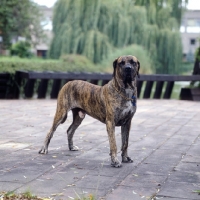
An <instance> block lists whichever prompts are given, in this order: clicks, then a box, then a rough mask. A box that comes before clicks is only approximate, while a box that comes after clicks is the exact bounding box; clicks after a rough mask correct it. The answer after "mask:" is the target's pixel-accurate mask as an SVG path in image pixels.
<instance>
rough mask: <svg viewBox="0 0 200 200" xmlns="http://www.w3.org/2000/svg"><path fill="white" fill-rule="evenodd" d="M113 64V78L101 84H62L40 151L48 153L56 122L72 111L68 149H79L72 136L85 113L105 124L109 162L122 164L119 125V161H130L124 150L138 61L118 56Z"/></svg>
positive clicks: (133, 108) (125, 148)
mask: <svg viewBox="0 0 200 200" xmlns="http://www.w3.org/2000/svg"><path fill="white" fill-rule="evenodd" d="M113 67H114V72H113V78H112V79H111V81H109V82H108V84H106V85H104V86H102V87H101V86H97V85H93V84H91V83H88V82H85V81H80V80H75V81H70V82H68V83H66V84H65V85H64V86H63V87H62V89H61V90H60V92H59V95H58V100H57V110H56V114H55V117H54V121H53V125H52V128H51V129H50V131H49V133H48V134H47V136H46V139H45V141H44V146H43V147H42V148H41V150H40V151H39V153H43V154H47V153H48V146H49V143H50V140H51V138H52V137H53V133H54V132H55V130H56V128H57V127H58V125H59V124H62V123H64V122H65V120H66V118H67V113H68V112H69V111H70V110H72V113H73V122H72V124H71V125H70V127H69V128H68V130H67V136H68V145H69V149H70V150H71V151H76V150H78V147H76V146H74V145H73V135H74V132H75V130H76V129H77V128H78V126H79V125H80V124H81V122H82V121H83V119H84V117H85V114H88V115H90V116H92V117H94V118H96V119H98V120H99V121H101V122H103V123H105V124H106V127H107V132H108V139H109V143H110V156H111V165H112V166H113V167H120V166H121V162H120V161H119V160H118V159H117V145H116V140H115V126H121V137H122V146H121V151H122V154H121V155H122V162H128V163H131V162H133V161H132V159H131V158H130V157H129V156H128V153H127V149H128V140H129V132H130V127H131V120H132V117H133V115H134V113H135V112H136V100H137V88H136V76H139V69H140V62H139V61H138V59H137V58H136V57H135V56H130V55H128V56H121V57H119V58H117V59H116V60H115V61H114V62H113Z"/></svg>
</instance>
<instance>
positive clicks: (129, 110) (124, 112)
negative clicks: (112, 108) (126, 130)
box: [120, 101, 136, 118]
mask: <svg viewBox="0 0 200 200" xmlns="http://www.w3.org/2000/svg"><path fill="white" fill-rule="evenodd" d="M120 111H121V112H120V116H121V117H120V118H124V117H126V116H128V115H132V114H134V113H135V111H136V106H133V104H132V102H131V101H127V102H126V103H125V104H124V105H123V106H122V107H121V109H120Z"/></svg>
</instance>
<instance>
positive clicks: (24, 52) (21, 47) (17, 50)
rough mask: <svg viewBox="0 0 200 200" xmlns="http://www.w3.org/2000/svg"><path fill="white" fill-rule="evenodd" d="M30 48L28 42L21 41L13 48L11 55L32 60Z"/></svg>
mask: <svg viewBox="0 0 200 200" xmlns="http://www.w3.org/2000/svg"><path fill="white" fill-rule="evenodd" d="M30 48H31V45H30V44H29V43H28V42H26V41H25V42H24V41H19V42H17V43H15V44H13V45H12V46H11V49H10V54H11V56H19V57H20V58H30V57H31V56H32V53H31V51H30Z"/></svg>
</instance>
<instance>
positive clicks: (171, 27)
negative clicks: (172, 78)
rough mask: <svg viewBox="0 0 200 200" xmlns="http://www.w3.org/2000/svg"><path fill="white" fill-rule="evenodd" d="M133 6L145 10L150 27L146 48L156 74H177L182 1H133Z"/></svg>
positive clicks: (179, 54)
mask: <svg viewBox="0 0 200 200" xmlns="http://www.w3.org/2000/svg"><path fill="white" fill-rule="evenodd" d="M187 2H188V1H187V0H185V3H187ZM135 5H138V6H144V7H145V8H146V10H147V20H148V24H149V25H150V26H149V27H148V28H147V46H146V47H147V48H148V49H149V50H150V54H152V56H153V58H154V60H155V65H156V72H158V73H177V72H178V67H179V66H180V62H181V58H182V43H181V36H180V32H179V27H180V24H181V18H182V13H183V11H184V7H183V6H182V0H135ZM152 33H154V34H152ZM152 39H153V42H152Z"/></svg>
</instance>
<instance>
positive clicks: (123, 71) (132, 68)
mask: <svg viewBox="0 0 200 200" xmlns="http://www.w3.org/2000/svg"><path fill="white" fill-rule="evenodd" d="M113 68H114V72H113V76H114V78H120V79H122V81H123V83H124V84H125V86H127V83H128V84H131V83H132V81H133V80H134V79H135V78H136V76H138V77H139V76H140V75H139V70H140V62H139V60H138V59H137V58H136V57H135V56H131V55H128V56H120V57H118V58H117V59H115V60H114V62H113Z"/></svg>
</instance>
